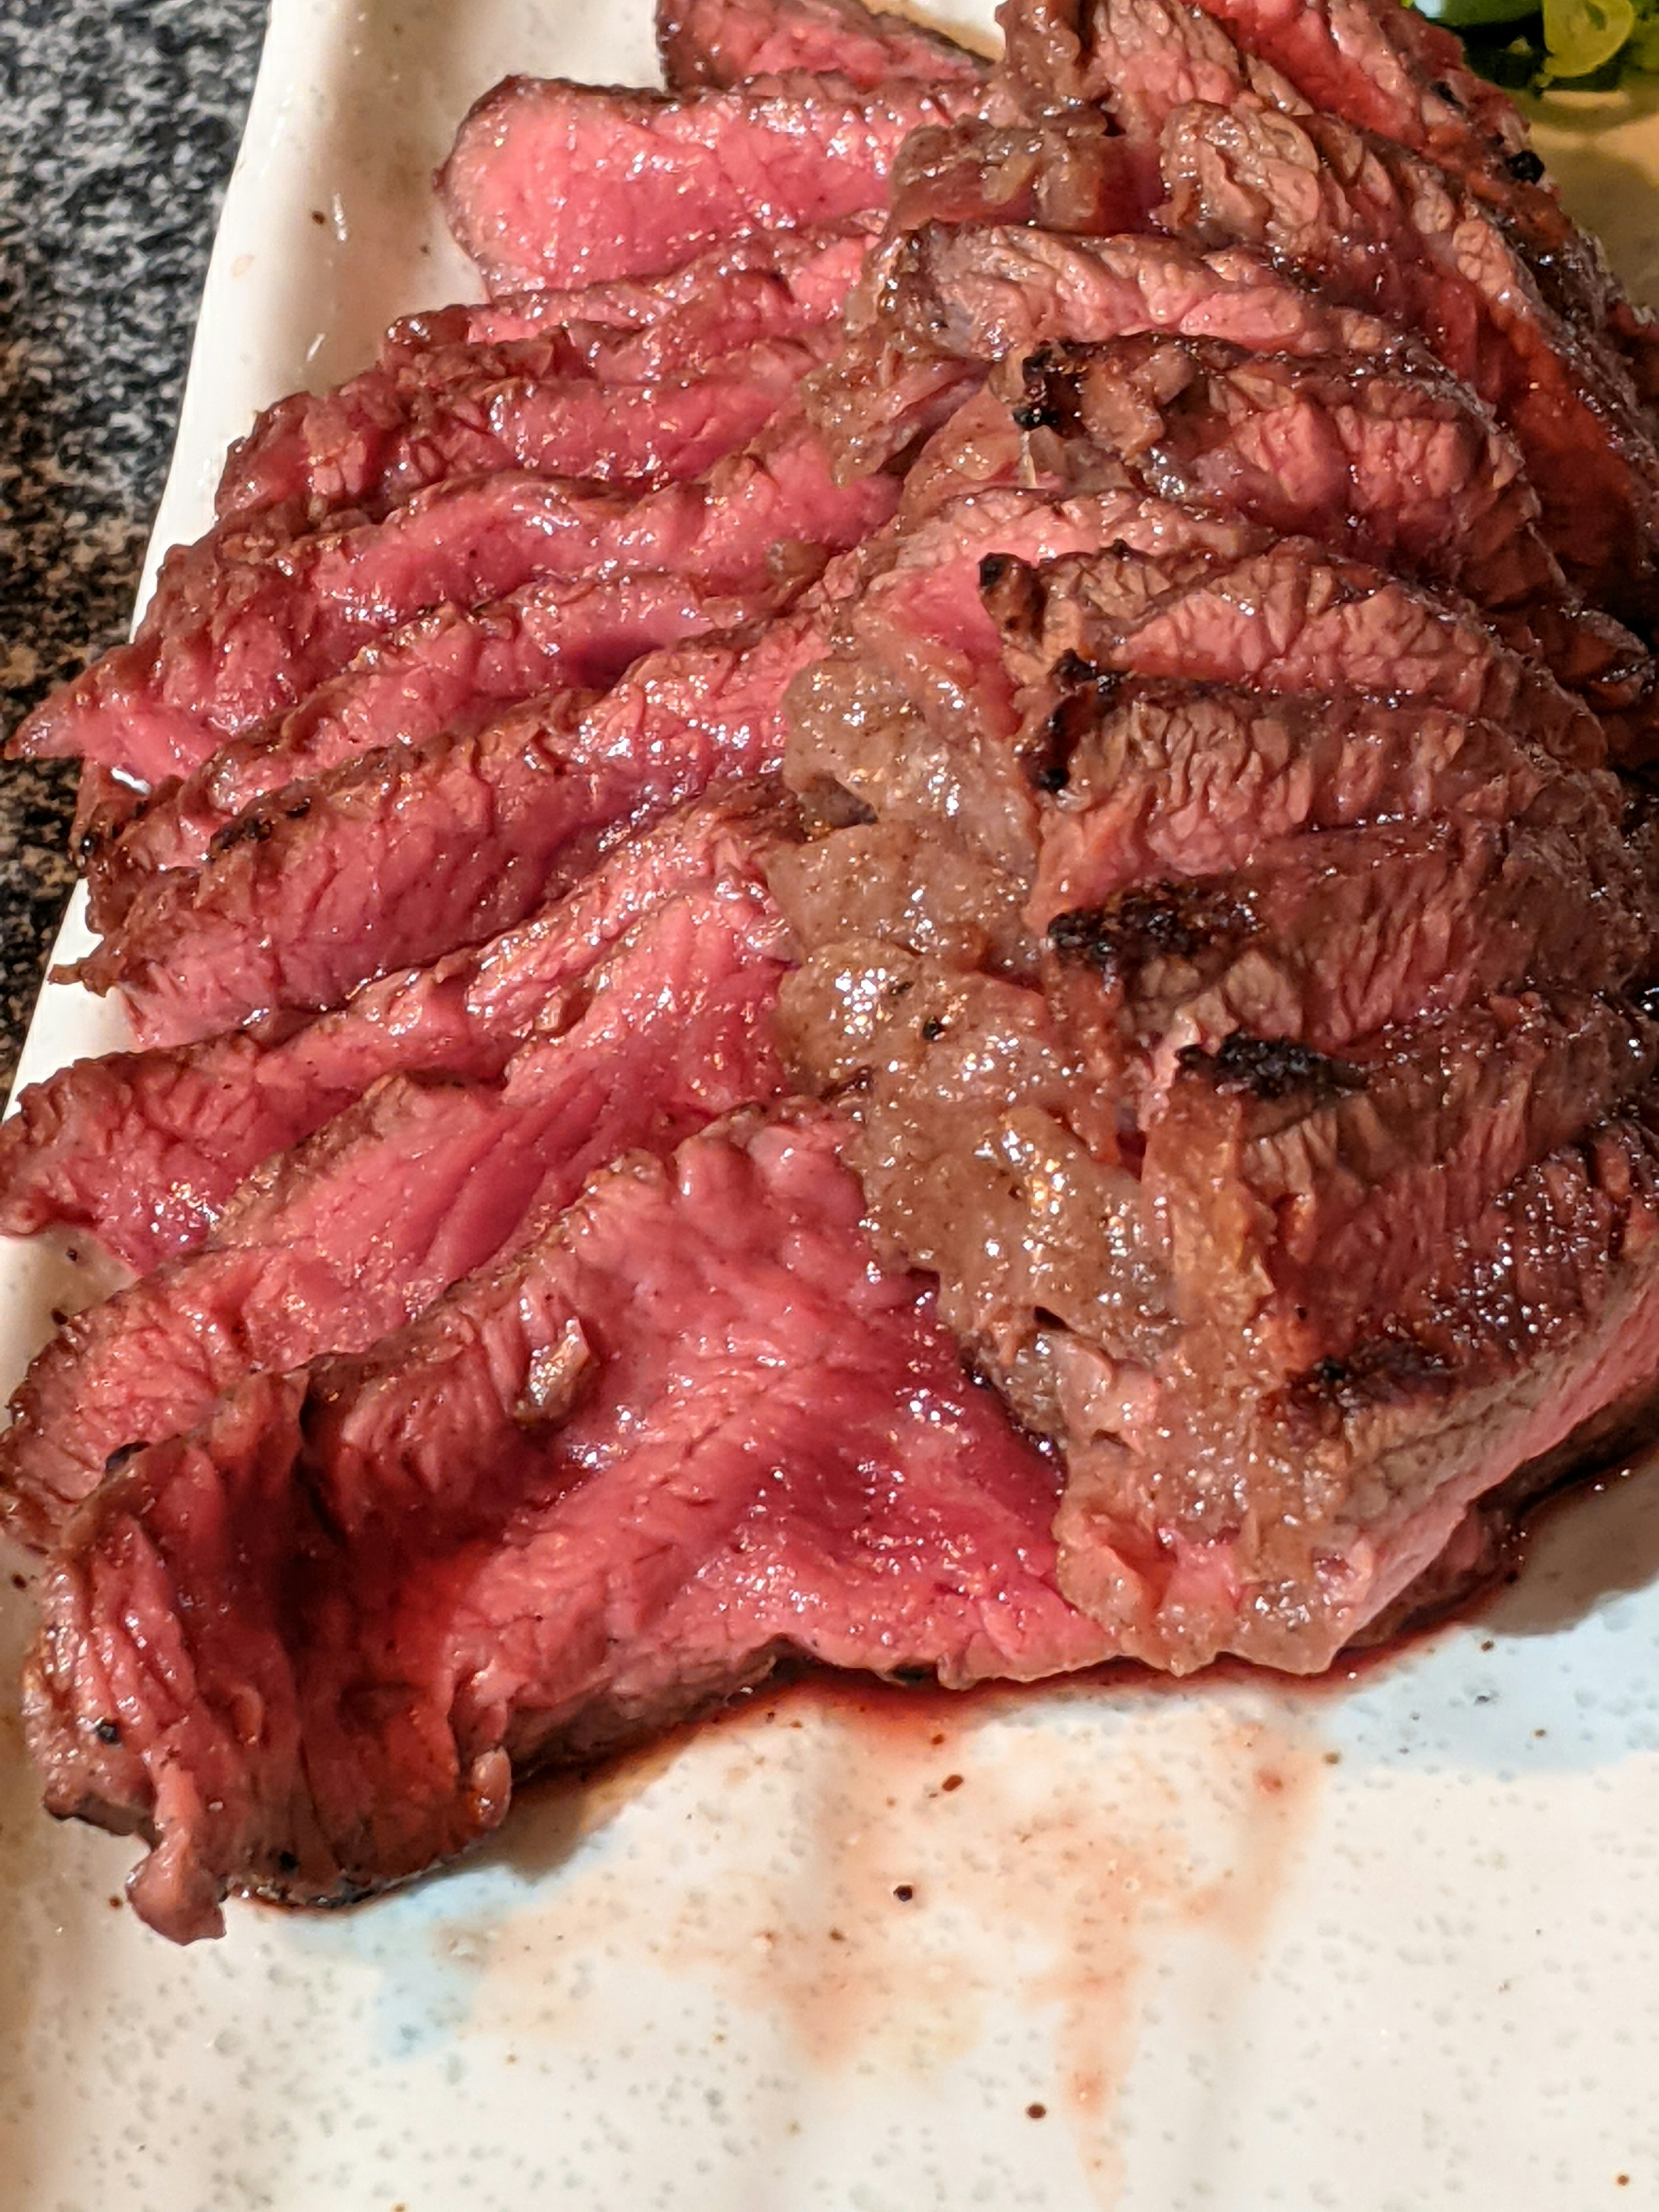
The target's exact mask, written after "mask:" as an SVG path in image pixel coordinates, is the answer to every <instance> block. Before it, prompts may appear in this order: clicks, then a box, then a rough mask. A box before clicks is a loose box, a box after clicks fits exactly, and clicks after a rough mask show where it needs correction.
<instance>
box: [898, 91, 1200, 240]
mask: <svg viewBox="0 0 1659 2212" xmlns="http://www.w3.org/2000/svg"><path fill="white" fill-rule="evenodd" d="M1162 197H1163V191H1162V185H1161V180H1160V178H1159V175H1158V161H1157V158H1156V155H1155V154H1154V152H1153V149H1152V147H1151V146H1150V145H1148V144H1147V143H1146V142H1145V141H1144V140H1141V139H1136V138H1125V137H1121V136H1119V135H1118V134H1117V133H1115V131H1113V129H1112V126H1111V124H1110V122H1109V119H1108V118H1106V117H1105V116H1104V115H1103V114H1100V113H1098V112H1096V111H1095V110H1093V109H1091V108H1081V109H1078V110H1076V111H1074V112H1071V113H1068V114H1066V115H1060V116H1048V117H1043V118H1041V119H1039V120H1037V121H1035V122H1032V123H1028V124H1022V125H1018V126H1010V125H1006V124H995V123H991V122H988V121H985V120H983V119H980V120H973V119H970V120H969V121H966V122H962V123H953V124H950V125H934V126H933V127H931V128H929V129H927V130H925V131H912V132H911V134H910V136H909V137H908V138H907V139H906V140H905V142H904V143H903V145H902V147H901V148H900V149H899V151H898V156H897V159H896V161H894V164H893V177H892V185H891V188H890V214H889V218H888V221H889V233H890V234H894V233H897V232H909V231H913V230H921V228H923V227H924V226H925V225H926V224H927V223H930V222H944V223H1010V222H1028V223H1036V224H1037V225H1038V226H1039V227H1040V228H1042V229H1044V230H1058V231H1065V232H1077V233H1080V234H1083V235H1085V236H1088V237H1102V236H1106V235H1109V234H1111V233H1113V232H1115V231H1133V230H1139V229H1141V228H1144V227H1145V226H1146V223H1147V222H1148V221H1149V219H1150V217H1151V216H1152V210H1154V208H1156V207H1157V205H1158V202H1159V200H1160V199H1161V198H1162Z"/></svg>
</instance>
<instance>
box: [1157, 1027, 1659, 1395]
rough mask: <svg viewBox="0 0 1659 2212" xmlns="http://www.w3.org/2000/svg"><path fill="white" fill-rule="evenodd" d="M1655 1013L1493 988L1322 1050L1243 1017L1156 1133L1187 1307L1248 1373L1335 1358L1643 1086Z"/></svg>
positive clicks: (1198, 1061) (1277, 1373)
mask: <svg viewBox="0 0 1659 2212" xmlns="http://www.w3.org/2000/svg"><path fill="white" fill-rule="evenodd" d="M1656 1060H1659V1030H1656V1029H1655V1026H1654V1024H1653V1023H1652V1022H1651V1021H1650V1019H1648V1018H1644V1016H1643V1015H1641V1014H1640V1013H1638V1012H1636V1011H1635V1010H1633V1009H1632V1007H1630V1006H1626V1005H1624V1004H1622V1003H1620V1002H1619V1001H1616V1000H1607V999H1589V1000H1584V999H1574V998H1571V997H1569V998H1567V999H1564V1000H1557V1001H1554V1002H1551V1001H1549V1000H1544V999H1541V998H1539V997H1537V996H1535V995H1534V996H1528V997H1524V998H1518V999H1516V998H1509V999H1504V998H1499V999H1495V1000H1492V1001H1490V1002H1488V1003H1487V1004H1486V1005H1484V1006H1475V1007H1473V1008H1471V1009H1470V1010H1469V1011H1468V1012H1463V1013H1460V1014H1455V1015H1452V1016H1449V1017H1448V1018H1444V1019H1443V1020H1440V1021H1437V1022H1433V1023H1430V1024H1425V1025H1422V1026H1420V1027H1419V1028H1416V1029H1411V1028H1407V1029H1402V1030H1383V1031H1382V1032H1380V1033H1378V1034H1377V1035H1376V1036H1371V1037H1370V1038H1367V1039H1365V1040H1364V1042H1361V1043H1358V1044H1356V1045H1353V1046H1351V1047H1349V1048H1347V1049H1346V1051H1345V1052H1344V1054H1343V1055H1342V1058H1341V1059H1340V1060H1326V1059H1323V1058H1322V1057H1321V1055H1319V1054H1316V1053H1312V1052H1309V1051H1307V1050H1305V1049H1304V1048H1300V1047H1296V1046H1292V1047H1290V1048H1286V1047H1285V1046H1284V1045H1283V1044H1281V1043H1278V1042H1273V1041H1271V1040H1264V1039H1261V1038H1258V1037H1255V1036H1250V1035H1249V1033H1248V1032H1246V1031H1243V1030H1238V1031H1235V1033H1234V1034H1233V1036H1231V1037H1230V1038H1229V1039H1228V1041H1227V1042H1226V1044H1225V1045H1224V1046H1223V1047H1222V1048H1221V1049H1220V1051H1219V1052H1218V1053H1215V1054H1208V1053H1205V1052H1203V1051H1194V1052H1188V1053H1186V1054H1182V1060H1181V1066H1180V1068H1179V1071H1178V1073H1177V1074H1176V1079H1175V1081H1174V1084H1173V1085H1172V1086H1171V1089H1170V1098H1169V1102H1168V1103H1167V1105H1166V1107H1165V1109H1164V1113H1163V1115H1161V1116H1160V1118H1159V1119H1158V1121H1157V1122H1155V1123H1154V1124H1153V1126H1152V1128H1151V1129H1150V1130H1149V1131H1148V1133H1147V1139H1146V1158H1145V1162H1144V1165H1143V1169H1142V1176H1143V1181H1144V1183H1145V1186H1146V1190H1147V1193H1148V1195H1149V1196H1150V1197H1151V1199H1152V1201H1153V1202H1154V1203H1155V1204H1156V1205H1158V1206H1160V1207H1161V1208H1162V1209H1163V1210H1164V1218H1166V1219H1167V1221H1168V1223H1169V1225H1170V1270H1171V1275H1172V1279H1173V1281H1174V1285H1175V1297H1176V1304H1177V1306H1178V1309H1179V1310H1180V1312H1181V1314H1182V1319H1183V1321H1184V1322H1186V1323H1187V1324H1188V1326H1189V1327H1192V1328H1200V1327H1201V1328H1206V1329H1212V1330H1215V1331H1218V1332H1222V1333H1225V1335H1226V1336H1228V1337H1229V1338H1230V1339H1231V1340H1232V1341H1233V1342H1235V1343H1237V1345H1239V1346H1244V1345H1246V1344H1248V1346H1249V1352H1248V1355H1247V1357H1248V1361H1249V1364H1250V1367H1251V1369H1252V1370H1253V1372H1254V1373H1255V1376H1256V1377H1257V1380H1258V1383H1269V1384H1284V1383H1289V1382H1290V1381H1291V1379H1292V1378H1293V1377H1295V1376H1297V1375H1300V1374H1301V1373H1303V1372H1304V1370H1311V1369H1313V1368H1314V1367H1315V1366H1316V1365H1317V1364H1318V1363H1319V1362H1320V1361H1321V1360H1324V1359H1346V1358H1348V1357H1349V1356H1350V1355H1351V1354H1352V1352H1354V1350H1355V1348H1356V1347H1357V1346H1358V1345H1359V1344H1360V1343H1361V1342H1362V1341H1364V1340H1365V1339H1366V1338H1367V1337H1370V1336H1372V1335H1374V1334H1376V1329H1377V1327H1378V1324H1379V1322H1381V1321H1382V1320H1383V1318H1384V1317H1386V1316H1389V1315H1391V1314H1394V1313H1396V1312H1397V1311H1399V1310H1400V1309H1401V1306H1402V1305H1404V1304H1407V1302H1408V1301H1409V1300H1410V1299H1411V1298H1412V1297H1414V1296H1416V1295H1418V1294H1419V1293H1420V1292H1421V1291H1423V1290H1424V1289H1425V1287H1426V1286H1427V1285H1429V1284H1430V1283H1431V1282H1432V1281H1433V1280H1434V1279H1435V1278H1436V1277H1437V1275H1438V1274H1439V1273H1441V1271H1442V1270H1443V1267H1444V1266H1445V1261H1446V1255H1447V1254H1448V1253H1449V1251H1451V1250H1453V1249H1455V1246H1456V1243H1457V1241H1458V1239H1459V1238H1461V1237H1464V1236H1465V1235H1467V1234H1468V1233H1469V1232H1470V1231H1473V1230H1474V1229H1475V1228H1476V1226H1477V1225H1478V1224H1479V1222H1480V1218H1481V1217H1482V1215H1483V1214H1484V1213H1485V1212H1486V1208H1487V1207H1488V1206H1490V1205H1491V1204H1492V1200H1494V1199H1496V1198H1498V1196H1499V1195H1500V1194H1501V1193H1502V1192H1504V1190H1506V1189H1507V1188H1509V1186H1510V1184H1511V1183H1513V1182H1516V1179H1517V1178H1518V1177H1519V1176H1522V1175H1523V1174H1525V1173H1526V1172H1527V1170H1528V1169H1530V1168H1532V1167H1534V1166H1535V1165H1536V1164H1537V1163H1538V1162H1539V1161H1541V1159H1543V1158H1546V1157H1547V1155H1548V1154H1550V1153H1552V1152H1556V1151H1557V1150H1559V1147H1560V1146H1563V1145H1565V1144H1568V1143H1570V1142H1571V1140H1572V1139H1574V1138H1575V1137H1577V1135H1578V1134H1579V1133H1581V1132H1582V1131H1583V1129H1585V1128H1587V1127H1591V1126H1593V1125H1594V1124H1595V1123H1596V1122H1598V1121H1601V1120H1603V1119H1604V1118H1605V1117H1606V1116H1607V1115H1609V1114H1612V1113H1615V1112H1617V1111H1618V1110H1620V1108H1621V1107H1623V1106H1624V1105H1626V1103H1628V1102H1629V1101H1630V1100H1631V1099H1632V1097H1636V1096H1638V1094H1639V1093H1640V1092H1642V1091H1644V1090H1645V1088H1646V1087H1647V1086H1648V1085H1650V1083H1651V1081H1652V1079H1653V1075H1654V1072H1655V1066H1656Z"/></svg>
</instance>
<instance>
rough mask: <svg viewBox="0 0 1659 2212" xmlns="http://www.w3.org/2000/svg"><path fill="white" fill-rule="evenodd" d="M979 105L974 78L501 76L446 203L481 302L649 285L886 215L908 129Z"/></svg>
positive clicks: (462, 136) (479, 109)
mask: <svg viewBox="0 0 1659 2212" xmlns="http://www.w3.org/2000/svg"><path fill="white" fill-rule="evenodd" d="M983 98H984V94H983V93H982V91H981V88H980V86H979V84H978V83H977V82H976V81H975V82H968V83H965V84H956V85H952V84H946V83H939V84H934V85H923V84H921V83H917V82H914V81H904V80H899V79H896V80H894V81H893V82H890V83H888V84H885V85H884V86H882V87H881V88H879V89H878V90H877V91H874V92H863V93H861V92H859V91H857V90H856V89H855V88H854V87H853V86H852V85H850V84H848V83H845V82H837V80H836V79H835V78H833V77H822V76H789V77H780V78H775V79H771V80H769V81H767V82H764V83H761V84H753V85H748V86H745V87H744V88H743V89H742V90H740V91H735V92H699V93H691V94H685V95H684V96H676V95H674V94H662V93H649V92H608V91H603V90H599V89H598V88H594V87H592V86H591V85H579V84H568V83H564V82H560V81H558V80H556V79H545V78H538V77H523V76H512V77H507V78H506V79H504V80H503V82H501V83H500V84H498V85H497V86H495V88H494V89H493V90H492V91H490V92H487V93H485V94H484V95H483V98H482V99H481V100H479V101H478V102H477V105H476V106H474V107H473V108H472V110H471V112H470V113H469V114H468V116H467V118H466V119H465V122H463V124H462V125H461V127H460V129H459V131H458V132H457V133H456V137H455V144H454V148H453V151H452V152H451V154H450V156H449V159H448V161H447V163H446V164H445V166H444V169H443V172H442V176H441V187H442V191H443V197H444V205H445V208H446V210H447V213H448V216H449V222H450V228H452V229H453V232H454V234H455V236H456V239H457V240H458V241H459V245H460V246H461V247H462V249H463V251H464V252H467V253H469V254H470V255H471V258H473V260H474V261H476V262H477V264H478V266H479V268H480V269H481V270H483V274H484V279H485V282H486V283H488V285H489V289H491V291H492V292H500V291H511V290H513V289H519V288H522V287H524V286H528V285H540V284H559V285H569V284H586V283H595V282H598V281H600V280H602V279H604V278H606V277H613V276H651V275H653V274H654V273H655V272H656V271H658V270H665V269H672V268H674V267H676V266H677V265H678V264H679V263H680V262H683V261H688V260H690V258H691V257H692V256H693V255H694V254H698V253H705V252H708V251H709V249H710V248H711V247H714V246H718V245H720V243H721V242H722V241H723V240H726V239H729V238H732V237H733V236H734V235H736V234H738V233H740V232H742V231H745V230H757V229H775V228H789V227H791V226H793V225H796V224H801V223H824V222H841V221H843V220H844V219H845V218H846V217H847V216H852V215H858V214H861V213H862V212H864V211H865V210H867V209H871V208H878V207H880V206H882V205H883V204H884V202H885V200H886V197H887V175H888V172H889V170H890V168H891V167H892V163H893V156H894V155H895V154H896V152H897V151H898V149H899V147H900V145H901V144H902V142H903V140H904V139H905V137H907V136H908V134H909V132H911V131H915V130H916V129H917V128H918V127H919V126H920V125H922V124H925V123H948V122H951V120H952V119H953V118H955V117H957V116H958V115H971V114H974V113H975V112H977V110H978V108H979V106H980V105H981V101H982V100H983Z"/></svg>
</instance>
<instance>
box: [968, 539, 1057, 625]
mask: <svg viewBox="0 0 1659 2212" xmlns="http://www.w3.org/2000/svg"><path fill="white" fill-rule="evenodd" d="M979 589H980V597H981V599H983V600H984V602H985V608H986V611H987V614H988V615H989V616H990V617H991V619H992V621H993V622H994V623H996V625H997V627H998V629H1002V630H1007V631H1011V632H1013V633H1015V634H1018V635H1026V636H1029V637H1030V638H1033V639H1035V638H1036V637H1037V636H1038V635H1040V633H1041V631H1042V609H1043V604H1044V600H1045V598H1046V596H1047V595H1046V594H1045V592H1044V591H1043V588H1042V580H1041V578H1040V577H1039V576H1038V574H1037V572H1036V569H1035V568H1032V566H1031V564H1030V562H1029V561H1022V560H1020V559H1019V558H1018V556H1017V555H1015V554H1012V553H987V555H986V556H985V557H984V559H983V560H982V561H981V562H980V564H979Z"/></svg>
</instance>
